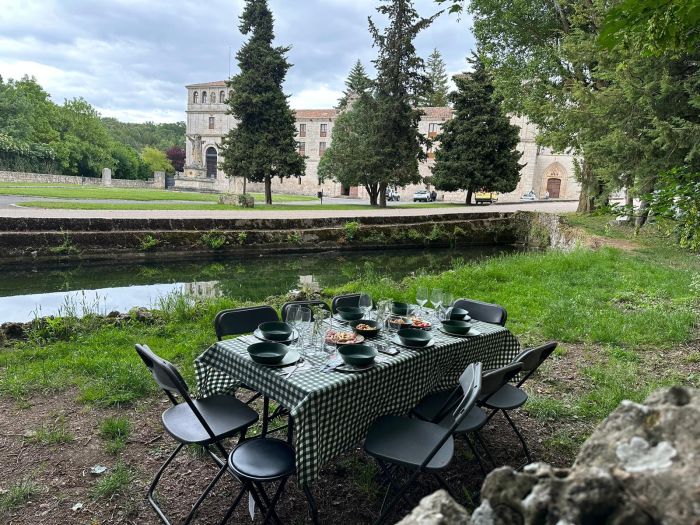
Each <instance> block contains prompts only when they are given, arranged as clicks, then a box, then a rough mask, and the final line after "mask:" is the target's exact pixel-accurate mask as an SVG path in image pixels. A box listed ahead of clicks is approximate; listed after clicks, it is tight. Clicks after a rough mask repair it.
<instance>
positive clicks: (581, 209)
mask: <svg viewBox="0 0 700 525" xmlns="http://www.w3.org/2000/svg"><path fill="white" fill-rule="evenodd" d="M581 164H582V165H581V170H580V178H581V195H580V196H579V198H578V208H577V209H576V211H577V212H578V213H591V212H592V211H595V198H596V197H597V196H598V195H600V194H601V193H602V188H601V183H600V181H599V180H598V177H596V176H595V173H593V170H591V169H590V167H589V166H588V163H587V162H586V161H585V160H584V161H583V162H582V163H581Z"/></svg>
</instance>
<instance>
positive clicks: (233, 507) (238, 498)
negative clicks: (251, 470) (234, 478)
mask: <svg viewBox="0 0 700 525" xmlns="http://www.w3.org/2000/svg"><path fill="white" fill-rule="evenodd" d="M245 492H246V490H245V486H243V487H241V490H240V491H239V492H238V495H237V496H236V499H235V500H234V501H233V503H232V504H231V506H230V507H229V508H228V510H227V511H226V515H225V516H224V519H222V520H221V522H220V523H219V525H226V522H227V521H228V520H229V519H231V515H232V514H233V511H234V510H236V507H237V506H238V504H239V503H240V502H241V499H243V495H244V494H245Z"/></svg>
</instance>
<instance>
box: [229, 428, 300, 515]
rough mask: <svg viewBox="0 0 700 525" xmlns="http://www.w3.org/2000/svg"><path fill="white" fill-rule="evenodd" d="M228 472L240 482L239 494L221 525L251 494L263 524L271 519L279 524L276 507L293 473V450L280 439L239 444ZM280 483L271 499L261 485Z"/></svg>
mask: <svg viewBox="0 0 700 525" xmlns="http://www.w3.org/2000/svg"><path fill="white" fill-rule="evenodd" d="M228 468H229V470H230V471H231V473H232V474H233V475H234V476H235V477H236V478H237V479H238V480H240V482H241V485H242V486H241V490H240V491H239V493H238V495H237V496H236V498H235V499H234V501H233V503H232V504H231V506H230V507H229V509H228V511H227V512H226V516H224V519H223V520H222V521H221V524H220V525H224V524H225V523H226V522H227V521H228V520H229V519H230V518H231V515H232V514H233V512H234V510H235V509H236V507H237V506H238V504H239V503H240V501H241V499H242V498H243V496H244V494H245V493H246V492H250V494H251V495H252V497H253V499H254V501H255V503H256V505H258V506H259V507H260V510H261V512H262V513H263V523H267V522H268V520H270V519H271V518H272V519H274V520H275V521H276V522H278V523H279V522H280V520H279V517H278V516H277V513H276V512H275V505H276V504H277V501H278V500H279V498H280V496H281V495H282V491H283V490H284V486H285V484H286V483H287V480H288V479H289V478H290V476H292V475H293V474H294V473H295V472H296V467H295V456H294V449H293V448H292V447H291V446H290V445H289V444H288V443H287V442H286V441H282V440H281V439H273V438H256V439H251V440H248V441H244V442H243V443H240V444H239V445H238V446H237V447H235V448H234V449H233V450H232V451H231V454H230V455H229V457H228ZM276 481H279V484H278V486H277V490H276V491H275V493H274V495H273V496H272V499H270V497H269V496H268V494H267V492H266V491H265V487H264V484H268V483H273V482H276Z"/></svg>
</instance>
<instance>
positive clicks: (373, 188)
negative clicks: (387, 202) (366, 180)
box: [365, 184, 379, 206]
mask: <svg viewBox="0 0 700 525" xmlns="http://www.w3.org/2000/svg"><path fill="white" fill-rule="evenodd" d="M365 189H366V190H367V195H369V205H370V206H376V205H377V196H378V195H379V188H378V186H377V185H376V184H365Z"/></svg>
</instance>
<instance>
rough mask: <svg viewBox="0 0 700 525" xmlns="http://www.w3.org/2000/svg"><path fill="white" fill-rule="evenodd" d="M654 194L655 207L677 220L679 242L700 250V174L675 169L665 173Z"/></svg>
mask: <svg viewBox="0 0 700 525" xmlns="http://www.w3.org/2000/svg"><path fill="white" fill-rule="evenodd" d="M658 188H659V189H658V190H657V191H656V192H655V193H654V195H652V196H651V208H652V210H653V211H654V212H655V213H657V214H658V215H661V216H663V217H668V218H669V219H671V220H673V221H674V230H675V232H676V236H677V238H678V244H680V245H681V246H682V247H683V248H690V249H691V250H700V173H698V172H695V173H692V172H691V171H690V170H689V169H688V168H675V169H672V170H671V171H667V172H666V173H662V174H661V176H660V177H659V181H658Z"/></svg>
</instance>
